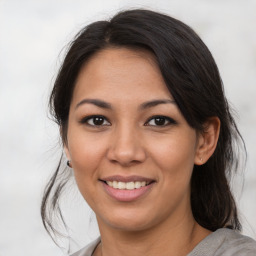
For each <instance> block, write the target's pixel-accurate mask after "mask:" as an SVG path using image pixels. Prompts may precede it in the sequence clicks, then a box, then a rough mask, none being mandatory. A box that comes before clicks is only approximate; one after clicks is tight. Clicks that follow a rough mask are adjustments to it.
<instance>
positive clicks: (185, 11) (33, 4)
mask: <svg viewBox="0 0 256 256" xmlns="http://www.w3.org/2000/svg"><path fill="white" fill-rule="evenodd" d="M130 7H144V8H151V9H153V10H158V11H163V12H166V13H168V14H170V15H172V16H174V17H176V18H178V19H181V20H182V21H184V22H185V23H187V24H189V25H190V26H192V27H193V28H194V29H195V30H196V31H197V32H198V33H199V35H200V36H201V37H202V39H203V40H204V41H205V43H206V44H207V45H208V47H209V48H210V50H211V51H212V53H213V55H214V57H215V59H216V62H217V64H218V66H219V69H220V73H221V75H222V78H223V81H224V85H225V88H226V93H227V96H228V98H229V100H230V102H231V103H232V105H233V106H234V107H235V109H236V110H237V112H238V116H239V117H238V118H237V121H238V124H239V127H240V129H241V132H242V135H243V136H244V139H245V142H246V145H247V149H248V163H247V168H246V171H245V174H244V175H245V180H244V188H243V189H242V188H241V180H242V178H243V175H242V174H240V175H239V176H238V178H237V179H236V180H235V182H234V184H235V185H234V191H235V194H236V197H237V200H238V202H239V206H240V209H241V214H242V215H241V216H242V220H243V224H244V231H243V232H244V233H245V234H249V235H250V236H252V237H254V238H256V234H255V230H256V218H255V215H256V199H255V198H256V170H255V169H256V133H255V131H256V108H255V100H256V85H255V82H256V33H255V24H256V15H255V13H256V1H255V0H222V1H220V0H215V1H210V0H175V1H171V0H158V1H155V0H144V1H143V0H141V1H140V0H137V1H127V0H93V1H89V0H76V1H71V0H56V1H52V0H51V1H50V0H40V1H33V0H31V1H29V0H6V1H3V0H2V1H1V0H0V159H1V161H0V256H16V255H20V256H23V255H24V256H25V255H26V256H34V255H37V256H45V255H47V256H51V255H52V256H53V255H54V256H58V255H65V254H64V251H65V250H60V249H59V248H57V247H56V246H55V244H54V243H53V242H52V241H51V239H50V238H49V237H48V235H47V234H46V232H45V231H44V229H43V226H42V224H41V220H40V214H39V207H40V199H41V196H42V192H43V186H44V184H45V183H46V180H47V179H48V178H49V176H50V174H51V172H52V171H54V167H55V166H56V163H57V161H58V157H59V154H60V150H59V144H58V128H57V126H55V125H54V124H53V122H52V121H50V120H49V119H48V117H47V99H48V96H49V91H50V88H51V86H52V81H53V77H54V75H55V74H56V71H57V70H58V67H59V65H60V60H61V59H62V56H63V52H62V53H60V52H61V49H63V47H64V46H65V45H66V44H67V43H68V42H69V41H70V39H71V38H72V36H74V35H75V33H76V32H77V31H78V30H79V29H80V28H82V27H83V26H84V25H85V24H88V23H90V22H92V21H95V20H98V19H105V18H108V17H110V16H111V15H112V14H114V13H115V12H116V11H118V10H120V9H124V8H130ZM69 196H70V199H71V200H70V203H67V204H65V206H64V215H65V216H66V217H67V219H68V224H69V225H70V226H72V227H73V229H72V230H70V233H71V235H73V236H74V237H75V239H76V240H77V243H73V242H72V244H71V245H72V247H71V249H72V250H77V249H78V248H79V247H81V246H83V245H84V244H86V243H87V242H89V241H90V239H93V238H94V237H95V236H97V228H96V225H95V219H94V218H93V217H92V216H91V214H90V211H89V208H88V207H87V206H85V204H84V203H83V201H82V199H81V198H80V197H79V195H78V193H77V191H76V190H75V189H72V188H70V193H69ZM89 220H91V221H90V222H89ZM81 223H82V224H81Z"/></svg>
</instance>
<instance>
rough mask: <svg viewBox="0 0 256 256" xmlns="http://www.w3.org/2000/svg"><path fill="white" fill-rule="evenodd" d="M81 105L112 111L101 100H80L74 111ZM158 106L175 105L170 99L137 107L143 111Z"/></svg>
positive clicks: (108, 104) (109, 105) (154, 101)
mask: <svg viewBox="0 0 256 256" xmlns="http://www.w3.org/2000/svg"><path fill="white" fill-rule="evenodd" d="M83 104H93V105H95V106H97V107H100V108H104V109H113V107H112V105H111V104H110V103H108V102H105V101H103V100H99V99H83V100H81V101H80V102H79V103H78V104H77V105H76V107H75V108H76V109H77V108H78V107H80V106H81V105H83ZM160 104H176V103H175V101H174V100H170V99H156V100H150V101H146V102H144V103H142V104H141V105H140V106H139V110H145V109H147V108H152V107H155V106H157V105H160Z"/></svg>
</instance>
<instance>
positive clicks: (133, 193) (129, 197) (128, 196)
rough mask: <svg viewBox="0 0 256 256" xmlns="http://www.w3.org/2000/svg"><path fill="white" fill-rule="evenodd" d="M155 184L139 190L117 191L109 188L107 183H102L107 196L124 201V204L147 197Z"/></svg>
mask: <svg viewBox="0 0 256 256" xmlns="http://www.w3.org/2000/svg"><path fill="white" fill-rule="evenodd" d="M154 183H155V182H153V183H151V184H149V185H147V186H144V187H140V188H137V189H131V190H129V189H116V188H112V187H110V186H108V185H107V184H106V183H105V182H102V184H103V187H104V189H105V191H106V192H107V194H108V195H109V196H111V197H112V198H114V199H115V200H117V201H122V202H130V201H134V200H137V199H139V198H140V197H142V196H144V195H146V194H147V193H148V192H149V191H150V190H151V189H152V186H153V185H154Z"/></svg>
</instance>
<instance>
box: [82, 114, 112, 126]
mask: <svg viewBox="0 0 256 256" xmlns="http://www.w3.org/2000/svg"><path fill="white" fill-rule="evenodd" d="M80 123H82V124H86V125H89V126H109V125H111V124H110V123H109V121H107V119H106V118H105V117H104V116H100V115H94V116H88V117H85V118H83V119H82V120H81V121H80Z"/></svg>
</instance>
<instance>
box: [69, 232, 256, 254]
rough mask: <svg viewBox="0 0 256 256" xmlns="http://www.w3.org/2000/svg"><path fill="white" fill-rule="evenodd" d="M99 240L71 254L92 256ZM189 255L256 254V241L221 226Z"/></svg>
mask: <svg viewBox="0 0 256 256" xmlns="http://www.w3.org/2000/svg"><path fill="white" fill-rule="evenodd" d="M99 242H100V237H99V238H97V239H96V240H95V241H93V242H91V243H90V244H88V245H87V246H86V247H85V248H83V249H82V250H80V251H78V252H76V253H74V254H72V255H71V256H91V255H92V253H93V251H94V249H95V248H96V246H97V245H98V243H99ZM187 256H256V241H254V240H253V239H252V238H250V237H247V236H243V235H241V234H240V233H238V232H236V231H234V230H231V229H226V228H221V229H218V230H216V231H215V232H213V233H211V234H210V235H209V236H207V237H206V238H205V239H203V240H202V241H201V242H200V243H199V244H198V245H197V246H196V247H195V248H194V249H193V250H192V252H190V253H189V254H188V255H187Z"/></svg>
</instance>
